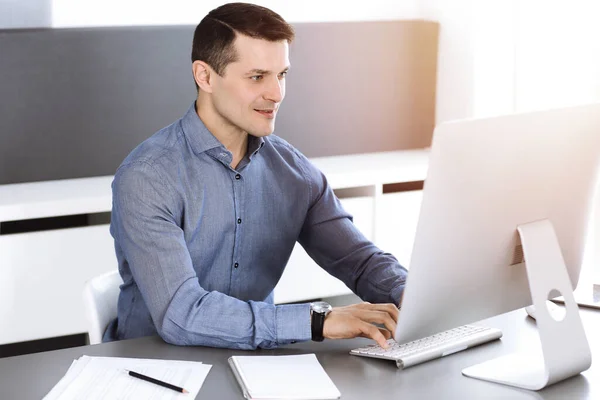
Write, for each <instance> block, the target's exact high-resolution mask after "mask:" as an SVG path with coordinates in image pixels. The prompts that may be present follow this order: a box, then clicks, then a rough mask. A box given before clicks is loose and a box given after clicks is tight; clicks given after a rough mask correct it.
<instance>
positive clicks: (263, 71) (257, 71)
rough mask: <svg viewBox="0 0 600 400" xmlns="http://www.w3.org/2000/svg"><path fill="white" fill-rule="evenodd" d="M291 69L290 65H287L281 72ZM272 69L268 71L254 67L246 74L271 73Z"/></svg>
mask: <svg viewBox="0 0 600 400" xmlns="http://www.w3.org/2000/svg"><path fill="white" fill-rule="evenodd" d="M289 70H290V67H289V66H288V67H285V69H284V70H283V71H281V72H287V71H289ZM270 73H271V71H267V70H266V69H259V68H254V69H251V70H250V71H248V72H246V75H269V74H270Z"/></svg>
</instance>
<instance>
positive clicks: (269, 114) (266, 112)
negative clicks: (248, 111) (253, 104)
mask: <svg viewBox="0 0 600 400" xmlns="http://www.w3.org/2000/svg"><path fill="white" fill-rule="evenodd" d="M254 111H256V112H257V113H259V114H261V115H263V116H265V117H267V118H275V111H276V110H275V109H274V108H271V109H258V108H255V109H254Z"/></svg>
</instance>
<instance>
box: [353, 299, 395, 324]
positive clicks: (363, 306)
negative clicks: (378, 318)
mask: <svg viewBox="0 0 600 400" xmlns="http://www.w3.org/2000/svg"><path fill="white" fill-rule="evenodd" d="M356 306H357V309H358V310H360V311H365V310H370V311H381V312H385V313H388V314H389V315H390V316H391V317H392V319H393V320H394V322H398V315H399V311H398V307H396V305H395V304H392V303H384V304H371V303H367V302H364V303H359V304H357V305H356Z"/></svg>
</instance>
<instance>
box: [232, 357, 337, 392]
mask: <svg viewBox="0 0 600 400" xmlns="http://www.w3.org/2000/svg"><path fill="white" fill-rule="evenodd" d="M229 364H230V366H231V368H232V370H233V373H234V375H235V377H236V379H237V381H238V383H239V384H240V386H241V388H242V392H243V393H244V397H245V398H247V399H339V398H340V396H341V395H340V391H339V390H338V388H337V387H336V386H335V384H334V383H333V381H332V380H331V379H330V378H329V375H327V372H325V370H324V369H323V367H322V366H321V364H320V363H319V360H317V357H316V356H315V355H314V354H302V355H298V356H233V357H230V358H229Z"/></svg>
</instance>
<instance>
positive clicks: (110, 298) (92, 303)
mask: <svg viewBox="0 0 600 400" xmlns="http://www.w3.org/2000/svg"><path fill="white" fill-rule="evenodd" d="M122 283H123V281H122V280H121V276H120V275H119V272H118V271H111V272H107V273H104V274H102V275H100V276H97V277H95V278H92V279H90V280H89V281H87V282H86V283H85V287H84V289H83V302H84V306H85V310H86V314H87V315H86V316H87V321H88V334H89V337H90V344H97V343H101V342H102V336H103V335H104V331H105V330H106V327H107V326H108V324H109V322H110V321H112V320H113V319H114V318H116V317H117V300H118V298H119V286H120V285H121V284H122Z"/></svg>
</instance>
